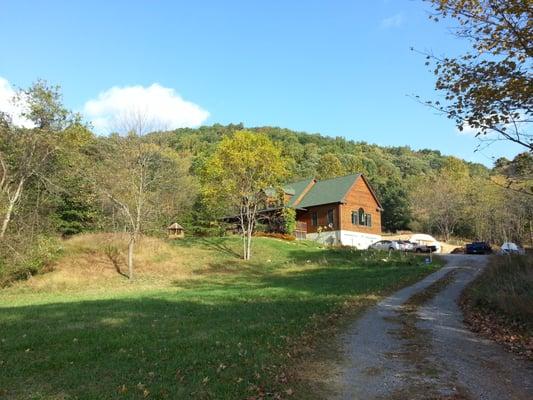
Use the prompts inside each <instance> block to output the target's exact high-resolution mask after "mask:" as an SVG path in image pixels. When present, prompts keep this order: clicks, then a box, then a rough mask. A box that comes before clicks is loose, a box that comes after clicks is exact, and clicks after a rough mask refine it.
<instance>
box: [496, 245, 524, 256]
mask: <svg viewBox="0 0 533 400" xmlns="http://www.w3.org/2000/svg"><path fill="white" fill-rule="evenodd" d="M500 253H501V254H526V251H525V250H524V249H523V248H522V247H520V246H519V245H517V244H516V243H513V242H505V243H504V244H502V246H501V247H500Z"/></svg>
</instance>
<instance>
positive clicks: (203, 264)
mask: <svg viewBox="0 0 533 400" xmlns="http://www.w3.org/2000/svg"><path fill="white" fill-rule="evenodd" d="M254 243H255V244H254V259H253V260H252V261H251V262H244V261H241V260H239V258H238V254H237V252H238V251H239V250H240V248H241V242H240V241H239V240H238V238H224V239H203V240H202V239H196V240H195V239H188V240H184V241H178V242H175V243H168V242H162V241H158V240H154V239H145V240H144V242H143V243H142V244H141V246H140V247H139V256H138V268H137V271H136V272H137V279H136V280H135V281H134V282H128V281H127V279H126V278H124V277H122V276H121V275H119V273H118V272H117V268H118V270H121V271H122V269H123V268H124V265H123V256H122V255H121V254H119V253H117V251H116V249H114V246H118V245H119V244H120V242H117V239H116V238H115V237H112V236H106V235H96V236H95V235H92V236H81V237H77V238H74V239H72V240H70V241H68V242H66V243H65V250H64V256H63V258H62V259H61V260H60V261H59V262H58V263H57V265H56V270H55V271H54V272H51V273H49V274H46V275H42V276H37V277H34V278H32V279H31V280H30V281H29V282H24V283H18V284H17V285H15V286H13V287H11V288H8V289H5V290H3V291H0V326H1V329H0V369H1V372H2V373H1V374H0V397H2V396H3V397H5V398H8V399H15V398H16V399H29V398H31V399H72V398H79V399H102V398H106V399H108V398H116V399H133V398H152V399H164V398H168V399H189V398H193V399H240V398H262V396H266V397H272V398H282V397H283V398H284V397H291V396H292V397H293V398H307V394H306V393H305V392H304V391H302V390H304V389H303V388H301V386H302V385H300V387H299V386H298V385H296V386H294V385H295V382H294V381H293V380H291V379H290V367H294V366H295V365H296V361H295V359H297V358H298V357H297V356H296V354H298V351H297V350H298V349H299V348H301V347H302V346H308V345H309V344H310V343H312V342H313V338H315V337H316V336H317V335H319V334H320V332H323V331H324V329H323V328H325V327H326V326H327V325H328V324H331V323H332V322H331V319H330V317H331V316H332V315H335V314H336V313H338V312H339V310H341V309H342V308H343V307H344V305H345V304H350V303H351V304H355V303H356V302H357V301H360V302H362V303H366V304H368V302H369V301H371V300H372V299H376V298H377V297H378V296H379V295H380V294H384V293H386V292H390V291H391V290H393V289H394V288H397V287H399V286H403V285H406V284H408V283H410V282H413V281H416V280H418V279H420V278H421V277H422V276H424V275H426V274H427V273H429V272H431V271H433V270H435V269H436V268H437V266H436V265H435V266H431V267H428V266H423V265H422V264H421V259H420V258H417V257H415V256H405V255H402V254H392V255H391V256H390V257H389V256H388V255H387V254H380V253H373V252H358V251H354V250H347V249H338V250H332V249H330V250H328V249H323V248H319V247H317V245H316V244H314V243H305V242H291V243H288V242H282V241H279V240H275V239H268V238H257V239H255V241H254ZM110 256H111V257H110ZM276 396H278V397H276Z"/></svg>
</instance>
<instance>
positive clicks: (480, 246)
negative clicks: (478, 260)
mask: <svg viewBox="0 0 533 400" xmlns="http://www.w3.org/2000/svg"><path fill="white" fill-rule="evenodd" d="M465 253H466V254H490V253H492V247H490V244H488V243H487V242H473V243H468V244H467V245H466V247H465Z"/></svg>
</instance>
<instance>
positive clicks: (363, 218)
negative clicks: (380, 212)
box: [359, 208, 366, 225]
mask: <svg viewBox="0 0 533 400" xmlns="http://www.w3.org/2000/svg"><path fill="white" fill-rule="evenodd" d="M359 225H366V214H365V210H363V209H362V208H360V209H359Z"/></svg>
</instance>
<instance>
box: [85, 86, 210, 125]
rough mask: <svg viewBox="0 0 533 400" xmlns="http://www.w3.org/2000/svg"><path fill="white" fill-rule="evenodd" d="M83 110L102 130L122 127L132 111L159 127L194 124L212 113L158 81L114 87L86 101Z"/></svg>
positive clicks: (198, 123)
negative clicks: (147, 84)
mask: <svg viewBox="0 0 533 400" xmlns="http://www.w3.org/2000/svg"><path fill="white" fill-rule="evenodd" d="M84 114H85V115H86V117H87V118H88V119H89V120H90V121H91V122H92V124H93V126H94V127H95V129H96V130H97V131H98V132H100V133H109V132H110V131H112V130H114V129H117V128H119V127H118V125H121V124H120V123H119V121H120V120H122V119H124V118H127V117H128V116H130V115H133V114H135V115H136V116H138V115H142V116H143V117H144V118H146V119H149V120H150V121H151V125H154V124H156V125H157V127H156V129H176V128H185V127H195V126H199V125H201V124H202V123H203V122H204V121H205V120H206V119H207V118H208V117H209V112H207V111H206V110H204V109H202V108H201V107H200V106H198V105H196V104H194V103H192V102H190V101H186V100H184V99H183V98H181V96H179V95H178V94H177V93H176V92H175V91H174V89H170V88H166V87H163V86H161V85H159V84H158V83H154V84H152V85H150V86H148V87H143V86H140V85H138V86H126V87H116V86H115V87H112V88H111V89H108V90H106V91H104V92H102V93H100V94H99V95H98V97H97V98H96V99H93V100H89V101H87V102H86V103H85V106H84Z"/></svg>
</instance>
